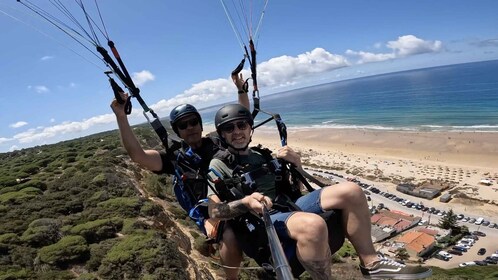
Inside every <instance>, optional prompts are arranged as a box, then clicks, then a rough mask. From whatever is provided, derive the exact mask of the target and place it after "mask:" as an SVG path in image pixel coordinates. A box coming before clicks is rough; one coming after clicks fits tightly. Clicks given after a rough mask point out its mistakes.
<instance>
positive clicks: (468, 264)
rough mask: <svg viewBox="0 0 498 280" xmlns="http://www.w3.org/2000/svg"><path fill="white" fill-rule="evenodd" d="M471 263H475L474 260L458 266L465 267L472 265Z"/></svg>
mask: <svg viewBox="0 0 498 280" xmlns="http://www.w3.org/2000/svg"><path fill="white" fill-rule="evenodd" d="M472 265H476V263H475V262H464V263H461V264H459V265H458V266H459V267H465V266H472Z"/></svg>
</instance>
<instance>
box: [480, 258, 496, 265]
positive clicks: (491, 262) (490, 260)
mask: <svg viewBox="0 0 498 280" xmlns="http://www.w3.org/2000/svg"><path fill="white" fill-rule="evenodd" d="M483 261H485V262H487V263H489V264H498V261H497V260H495V259H493V258H492V257H486V258H485V259H484V260H483Z"/></svg>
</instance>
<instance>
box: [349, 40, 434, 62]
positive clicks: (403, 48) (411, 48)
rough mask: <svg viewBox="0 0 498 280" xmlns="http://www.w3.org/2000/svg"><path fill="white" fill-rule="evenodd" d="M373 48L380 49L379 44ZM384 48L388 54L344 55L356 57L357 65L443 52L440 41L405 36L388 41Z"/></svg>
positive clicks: (358, 52) (355, 52)
mask: <svg viewBox="0 0 498 280" xmlns="http://www.w3.org/2000/svg"><path fill="white" fill-rule="evenodd" d="M374 47H375V48H380V45H379V43H376V44H375V46H374ZM386 47H387V48H389V49H391V50H392V52H390V53H372V52H365V51H353V50H347V51H346V55H348V56H351V57H357V61H356V63H357V64H363V63H369V62H379V61H385V60H389V59H396V58H401V57H406V56H411V55H417V54H422V53H431V52H439V51H442V50H443V43H442V42H441V41H425V40H422V39H420V38H417V37H415V36H413V35H405V36H400V37H398V40H396V41H389V42H387V44H386Z"/></svg>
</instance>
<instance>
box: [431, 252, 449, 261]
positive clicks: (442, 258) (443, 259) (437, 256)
mask: <svg viewBox="0 0 498 280" xmlns="http://www.w3.org/2000/svg"><path fill="white" fill-rule="evenodd" d="M434 257H435V258H436V259H438V260H442V261H445V262H447V261H449V260H450V258H448V257H445V256H443V255H439V254H436V255H435V256H434Z"/></svg>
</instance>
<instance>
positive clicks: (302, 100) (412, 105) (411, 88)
mask: <svg viewBox="0 0 498 280" xmlns="http://www.w3.org/2000/svg"><path fill="white" fill-rule="evenodd" d="M260 102H261V109H262V110H264V111H267V112H272V113H278V114H280V116H281V117H282V119H283V121H284V122H285V123H286V125H287V126H288V127H333V128H334V127H335V128H359V129H379V130H409V131H491V132H498V60H493V61H484V62H474V63H465V64H457V65H449V66H440V67H433V68H425V69H417V70H410V71H403V72H396V73H389V74H383V75H377V76H370V77H363V78H358V79H352V80H345V81H339V82H333V83H327V84H321V85H316V86H312V87H306V88H301V89H295V90H291V91H286V92H281V93H277V94H273V95H269V96H261V98H260ZM218 108H219V106H217V107H212V108H209V109H205V110H201V113H202V114H203V118H204V120H205V121H206V122H207V123H212V120H213V118H214V113H215V111H216V110H217V109H218ZM266 118H268V115H265V114H263V113H260V114H258V116H257V117H256V121H258V120H259V121H263V120H265V119H266ZM268 125H270V123H269V124H267V125H266V126H268Z"/></svg>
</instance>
